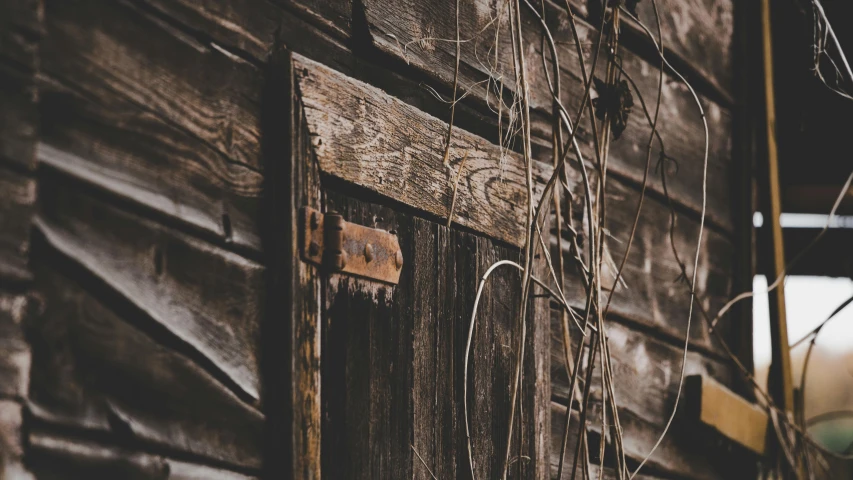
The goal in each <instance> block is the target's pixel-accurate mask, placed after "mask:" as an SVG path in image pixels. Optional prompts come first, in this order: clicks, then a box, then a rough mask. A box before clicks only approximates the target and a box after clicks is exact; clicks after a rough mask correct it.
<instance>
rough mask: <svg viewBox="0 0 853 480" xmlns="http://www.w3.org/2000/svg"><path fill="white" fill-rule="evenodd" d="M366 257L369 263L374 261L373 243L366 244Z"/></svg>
mask: <svg viewBox="0 0 853 480" xmlns="http://www.w3.org/2000/svg"><path fill="white" fill-rule="evenodd" d="M364 259H365V260H367V263H370V262H372V261H373V245H371V244H369V243H368V244H367V245H365V246H364Z"/></svg>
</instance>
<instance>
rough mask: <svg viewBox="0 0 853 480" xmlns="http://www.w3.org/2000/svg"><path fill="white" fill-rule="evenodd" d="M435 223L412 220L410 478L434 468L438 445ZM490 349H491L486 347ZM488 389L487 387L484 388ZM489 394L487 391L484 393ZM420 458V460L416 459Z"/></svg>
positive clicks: (436, 229)
mask: <svg viewBox="0 0 853 480" xmlns="http://www.w3.org/2000/svg"><path fill="white" fill-rule="evenodd" d="M437 235H438V226H436V225H434V224H432V223H430V222H427V221H425V220H421V219H418V218H415V219H413V221H412V239H413V242H412V243H413V244H412V254H411V262H410V263H411V269H412V290H413V291H415V292H421V294H420V295H417V296H416V297H415V299H414V300H413V302H412V305H413V311H414V312H415V315H413V324H412V351H413V356H412V359H413V365H412V432H413V439H412V449H413V450H414V452H416V453H417V455H415V456H414V457H413V458H412V474H413V477H414V478H424V477H426V476H427V475H429V472H430V471H432V470H434V468H435V467H434V465H433V463H432V462H429V463H427V460H432V459H434V458H436V455H437V453H438V451H439V450H440V449H441V445H439V444H437V443H436V439H435V431H434V424H433V419H434V418H435V415H436V399H437V398H438V395H439V392H440V390H439V389H438V388H437V386H436V381H435V380H436V371H437V369H438V364H437V351H436V338H437V336H438V332H437V331H436V330H435V325H436V322H437V321H438V312H439V307H438V304H437V302H436V301H435V299H436V298H438V292H437V285H436V272H437V266H436V264H437V262H438V258H437V251H438V250H437V248H438V247H437V246H436V242H437ZM490 351H491V352H494V350H490ZM487 388H488V387H487ZM484 393H485V395H486V396H490V395H489V394H488V393H489V390H486V391H485V392H484ZM418 455H420V456H421V457H423V458H424V459H425V460H424V463H421V461H420V460H419V459H418V458H417V456H418Z"/></svg>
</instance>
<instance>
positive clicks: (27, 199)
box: [0, 140, 36, 282]
mask: <svg viewBox="0 0 853 480" xmlns="http://www.w3.org/2000/svg"><path fill="white" fill-rule="evenodd" d="M0 143H2V140H0ZM35 201H36V182H35V180H34V179H33V178H32V177H30V176H28V175H24V174H21V173H18V172H17V171H15V170H11V169H8V168H5V167H3V166H2V165H0V279H2V280H5V281H7V282H9V281H11V282H20V281H26V280H29V279H30V277H31V275H30V273H29V271H28V269H27V257H28V252H29V248H30V226H31V221H32V215H33V212H34V211H35Z"/></svg>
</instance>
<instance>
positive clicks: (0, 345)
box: [0, 292, 38, 399]
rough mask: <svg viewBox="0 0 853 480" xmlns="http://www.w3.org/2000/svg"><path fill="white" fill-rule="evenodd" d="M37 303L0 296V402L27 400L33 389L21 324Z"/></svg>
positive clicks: (0, 294) (27, 352)
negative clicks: (28, 393) (2, 400)
mask: <svg viewBox="0 0 853 480" xmlns="http://www.w3.org/2000/svg"><path fill="white" fill-rule="evenodd" d="M37 308H38V302H37V301H33V300H32V299H31V298H30V297H29V296H27V295H15V294H10V293H6V292H0V398H13V399H22V398H26V396H27V392H28V391H29V385H30V359H31V357H30V346H29V344H28V342H27V341H26V339H25V338H24V334H23V327H22V323H23V322H24V321H26V319H27V318H28V317H29V316H31V315H33V314H34V313H35V311H36V309H37Z"/></svg>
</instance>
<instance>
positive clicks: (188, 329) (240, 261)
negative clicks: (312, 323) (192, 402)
mask: <svg viewBox="0 0 853 480" xmlns="http://www.w3.org/2000/svg"><path fill="white" fill-rule="evenodd" d="M42 182H43V183H46V184H48V185H51V187H50V188H45V189H44V190H43V197H42V199H41V200H40V202H41V212H40V214H39V216H38V218H37V220H36V223H37V225H38V228H39V230H40V231H41V232H42V234H43V235H44V236H45V237H46V238H47V241H48V243H49V244H50V245H51V246H52V247H53V248H55V249H56V250H58V251H59V252H61V253H62V254H63V255H65V256H67V257H69V258H71V259H72V260H73V261H74V262H75V263H77V264H79V265H80V266H82V267H83V268H84V269H86V270H87V271H89V272H91V273H92V274H93V275H94V276H95V277H96V278H98V279H99V280H101V281H103V282H104V283H105V284H107V285H108V286H109V287H110V288H111V289H113V290H115V291H116V292H118V293H119V294H120V295H121V296H123V297H124V298H126V299H127V300H128V301H129V302H130V303H132V304H133V305H135V306H136V307H137V308H139V309H140V310H142V311H143V312H145V313H146V314H147V315H149V316H150V317H151V319H152V320H153V321H155V322H156V323H157V324H159V325H160V326H162V328H164V329H166V330H168V331H169V332H170V333H171V334H173V335H175V336H176V337H177V338H179V339H181V341H182V342H185V343H186V344H187V345H188V346H189V348H190V349H192V350H194V351H195V352H197V355H198V356H199V357H200V358H203V359H204V361H207V362H210V364H211V366H212V368H214V369H215V370H217V371H220V372H221V373H222V374H223V375H224V376H225V377H227V378H228V379H229V381H230V382H232V384H233V385H234V386H235V388H236V389H237V390H238V391H239V393H240V394H241V395H245V396H248V397H250V398H252V399H254V400H253V401H257V399H258V398H259V384H258V382H259V380H258V328H259V322H260V318H261V315H262V306H263V304H262V301H263V296H262V295H263V286H264V283H263V282H264V279H263V268H262V267H261V266H260V265H258V264H257V263H255V262H252V261H250V260H247V259H245V258H243V257H240V256H238V255H236V254H233V253H230V252H227V251H224V250H222V249H220V248H217V247H214V246H211V245H209V244H206V243H205V242H202V241H200V240H197V239H195V238H193V237H190V236H187V235H184V234H181V233H178V232H176V231H174V230H171V229H169V228H166V227H163V226H162V225H159V224H157V223H154V222H151V221H149V220H146V219H144V218H142V217H139V216H136V215H133V214H131V213H128V212H125V211H122V210H120V209H117V208H115V207H113V206H110V205H109V204H108V203H106V202H103V201H100V200H98V199H97V198H96V197H92V196H91V195H88V194H85V193H82V192H80V191H79V190H75V189H74V188H72V187H68V186H65V185H61V184H58V183H51V181H50V179H49V178H48V177H42Z"/></svg>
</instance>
